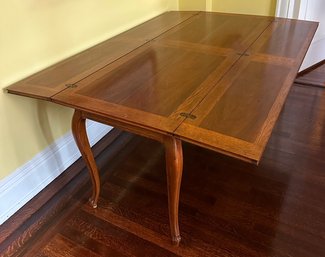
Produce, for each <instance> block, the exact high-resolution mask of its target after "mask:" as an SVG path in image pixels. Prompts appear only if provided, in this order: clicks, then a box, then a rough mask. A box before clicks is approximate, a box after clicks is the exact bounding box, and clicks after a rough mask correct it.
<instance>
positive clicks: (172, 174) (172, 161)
mask: <svg viewBox="0 0 325 257" xmlns="http://www.w3.org/2000/svg"><path fill="white" fill-rule="evenodd" d="M164 144H165V151H166V172H167V188H168V210H169V223H170V232H171V237H172V243H173V244H175V245H178V244H179V242H180V241H181V236H180V232H179V225H178V205H179V193H180V187H181V180H182V172H183V151H182V142H181V140H179V139H177V138H175V137H172V136H169V137H166V138H165V140H164Z"/></svg>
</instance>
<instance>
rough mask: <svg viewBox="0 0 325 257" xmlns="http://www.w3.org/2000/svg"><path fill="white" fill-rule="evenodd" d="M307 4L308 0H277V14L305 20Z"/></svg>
mask: <svg viewBox="0 0 325 257" xmlns="http://www.w3.org/2000/svg"><path fill="white" fill-rule="evenodd" d="M307 6H308V0H277V5H276V11H275V16H277V17H282V18H289V19H301V20H304V19H305V18H306V11H307Z"/></svg>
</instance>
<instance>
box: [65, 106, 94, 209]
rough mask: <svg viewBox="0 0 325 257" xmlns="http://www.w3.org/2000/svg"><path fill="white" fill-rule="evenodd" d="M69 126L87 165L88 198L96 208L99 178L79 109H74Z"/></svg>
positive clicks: (83, 119)
mask: <svg viewBox="0 0 325 257" xmlns="http://www.w3.org/2000/svg"><path fill="white" fill-rule="evenodd" d="M71 127H72V133H73V137H74V139H75V141H76V143H77V146H78V148H79V150H80V152H81V155H82V158H83V159H84V161H85V163H86V165H87V167H88V171H89V175H90V178H91V183H92V187H93V192H92V195H91V197H90V198H89V202H90V204H91V206H92V207H93V208H97V202H98V198H99V192H100V179H99V174H98V169H97V165H96V162H95V159H94V155H93V153H92V151H91V147H90V144H89V141H88V137H87V130H86V118H85V117H83V116H82V112H81V111H78V110H75V112H74V114H73V117H72V126H71Z"/></svg>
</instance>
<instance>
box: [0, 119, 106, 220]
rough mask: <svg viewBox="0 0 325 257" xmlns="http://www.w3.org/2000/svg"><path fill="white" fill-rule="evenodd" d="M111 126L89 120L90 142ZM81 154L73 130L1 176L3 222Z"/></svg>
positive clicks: (1, 213)
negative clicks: (4, 175) (2, 177)
mask: <svg viewBox="0 0 325 257" xmlns="http://www.w3.org/2000/svg"><path fill="white" fill-rule="evenodd" d="M111 129H112V127H110V126H106V125H103V124H100V123H97V122H94V121H88V120H87V133H88V138H89V142H90V144H91V145H94V144H95V143H97V142H98V141H99V140H100V139H101V138H102V137H103V136H104V135H106V134H107V133H108V132H109V131H110V130H111ZM79 157H80V153H79V150H78V148H77V146H76V144H75V142H74V139H73V136H72V133H71V132H68V133H67V134H65V135H64V136H62V137H61V138H59V139H57V140H56V141H55V142H54V143H52V144H51V145H49V146H48V147H47V148H46V149H45V150H43V151H42V152H40V153H38V154H37V155H35V156H34V157H33V159H31V160H30V161H28V162H27V163H25V164H24V165H23V166H21V167H19V168H18V169H16V170H15V171H14V172H13V173H11V174H10V175H9V176H7V177H6V178H4V179H2V180H0V225H1V224H2V223H4V222H5V221H6V220H7V219H9V218H10V217H11V216H12V215H13V214H14V213H15V212H16V211H18V210H19V209H20V208H21V207H22V206H24V205H25V204H26V203H27V202H28V201H29V200H31V199H32V198H33V197H34V196H35V195H37V194H38V193H39V192H40V191H41V190H42V189H44V188H45V187H46V186H47V185H48V184H50V183H51V182H52V181H53V180H54V179H55V178H56V177H58V176H59V175H60V174H61V173H62V172H63V171H64V170H66V169H67V168H68V167H69V166H70V165H71V164H73V163H74V162H75V161H76V160H77V159H78V158H79Z"/></svg>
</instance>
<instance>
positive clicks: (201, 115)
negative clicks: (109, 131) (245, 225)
mask: <svg viewBox="0 0 325 257" xmlns="http://www.w3.org/2000/svg"><path fill="white" fill-rule="evenodd" d="M316 29H317V23H314V22H307V21H299V20H288V19H281V18H274V17H264V16H251V15H236V14H223V13H208V12H168V13H165V14H162V15H160V16H158V17H156V18H154V19H152V20H150V21H148V22H146V23H144V24H141V25H139V26H137V27H135V28H133V29H131V30H129V31H126V32H124V33H122V34H120V35H118V36H116V37H114V38H111V39H109V40H107V41H105V42H103V43H101V44H99V45H97V46H95V47H92V48H90V49H88V50H86V51H84V52H82V53H80V54H78V55H75V56H73V57H71V58H68V59H67V60H64V61H62V62H60V63H58V64H56V65H53V66H52V67H50V68H48V69H45V70H44V71H41V72H39V73H37V74H34V75H33V76H31V77H29V78H26V79H24V80H22V81H20V82H18V83H16V84H14V85H12V86H10V87H8V91H9V92H10V93H14V94H20V95H25V96H29V97H35V98H40V99H45V100H49V101H53V102H56V103H59V104H62V105H65V106H69V107H72V108H75V109H80V110H85V111H87V112H90V113H94V114H97V115H102V116H105V117H108V118H110V119H112V120H116V121H118V122H122V123H125V124H131V125H133V126H138V127H141V128H143V129H146V130H149V131H154V132H158V133H163V134H170V135H175V136H177V137H179V138H180V139H182V140H184V141H188V142H191V143H193V144H197V145H200V146H202V147H205V148H209V149H212V150H214V151H218V152H221V153H224V154H227V155H230V156H233V157H236V158H240V159H243V160H246V161H250V162H255V163H257V162H258V161H259V160H260V158H261V156H262V153H263V150H264V148H265V146H266V144H267V141H268V139H269V137H270V135H271V132H272V129H273V127H274V125H275V122H276V120H277V117H278V116H279V113H280V111H281V108H282V106H283V104H284V102H285V99H286V96H287V94H288V92H289V90H290V87H291V85H292V83H293V80H294V78H295V77H296V74H297V72H298V69H299V67H300V65H301V62H302V60H303V58H304V56H305V54H306V51H307V49H308V47H309V45H310V43H311V40H312V38H313V35H314V33H315V31H316Z"/></svg>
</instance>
